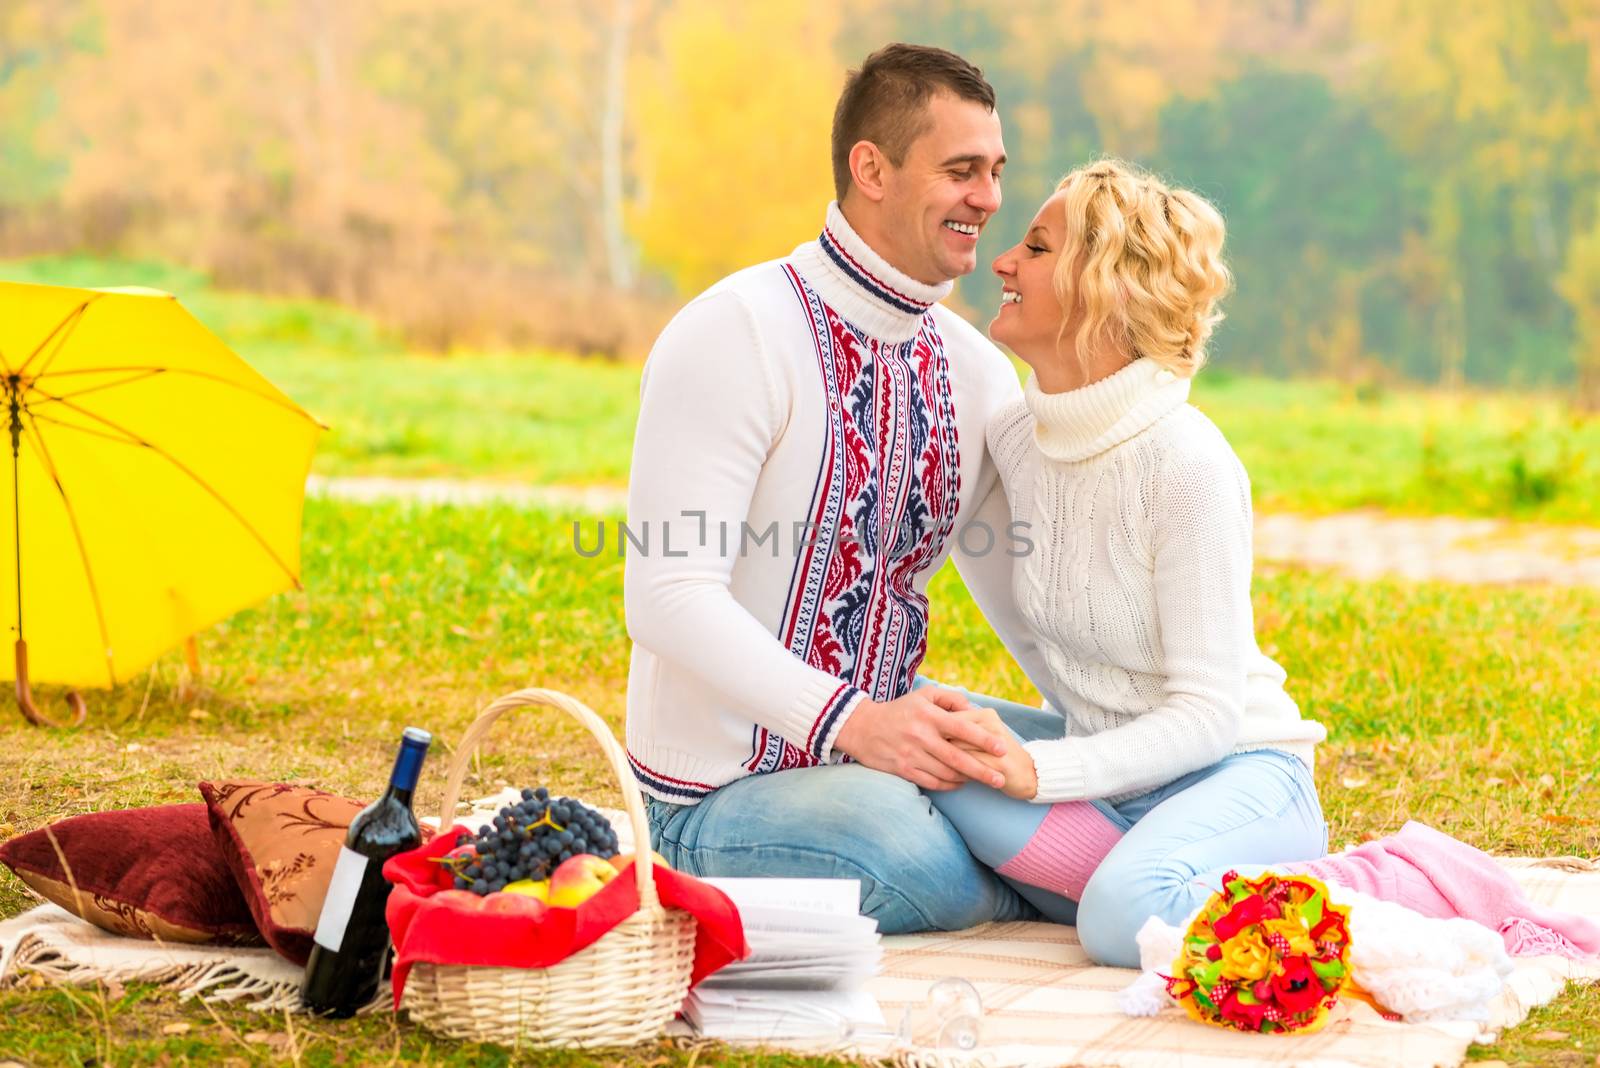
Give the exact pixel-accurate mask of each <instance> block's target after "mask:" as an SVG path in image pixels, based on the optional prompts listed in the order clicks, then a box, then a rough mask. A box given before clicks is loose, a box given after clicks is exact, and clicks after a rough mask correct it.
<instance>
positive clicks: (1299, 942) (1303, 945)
mask: <svg viewBox="0 0 1600 1068" xmlns="http://www.w3.org/2000/svg"><path fill="white" fill-rule="evenodd" d="M1262 926H1263V927H1265V928H1266V929H1267V933H1268V934H1280V935H1282V936H1283V940H1284V941H1285V942H1288V943H1289V953H1290V954H1295V953H1303V954H1305V955H1306V956H1308V957H1310V956H1314V955H1315V954H1316V951H1317V947H1316V943H1314V942H1312V941H1311V932H1310V931H1308V930H1306V927H1305V924H1303V923H1301V922H1300V921H1299V920H1268V921H1267V922H1266V923H1264V924H1262Z"/></svg>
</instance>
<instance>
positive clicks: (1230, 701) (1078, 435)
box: [988, 360, 1327, 802]
mask: <svg viewBox="0 0 1600 1068" xmlns="http://www.w3.org/2000/svg"><path fill="white" fill-rule="evenodd" d="M1188 397H1189V381H1188V380H1187V379H1182V378H1178V377H1176V376H1174V375H1173V374H1172V372H1170V371H1166V370H1163V369H1162V368H1160V367H1159V366H1158V365H1157V364H1156V363H1154V362H1153V361H1151V360H1135V361H1133V362H1132V363H1131V364H1129V365H1128V366H1127V367H1125V368H1123V369H1122V370H1120V371H1118V372H1117V373H1116V374H1113V375H1111V376H1109V377H1107V378H1104V379H1101V380H1100V381H1098V382H1094V383H1091V384H1090V385H1088V386H1084V387H1082V388H1080V389H1075V390H1071V391H1069V392H1066V393H1056V394H1046V393H1043V392H1041V391H1040V390H1039V388H1038V384H1037V382H1036V381H1035V380H1033V379H1031V378H1030V379H1029V381H1028V384H1027V387H1026V389H1025V392H1024V397H1023V399H1022V400H1019V401H1015V402H1013V403H1010V404H1008V405H1006V406H1005V407H1004V408H1002V409H1001V410H1000V411H999V412H997V413H996V414H995V416H994V418H993V419H991V420H990V423H989V428H988V438H989V447H990V449H991V451H992V452H993V454H994V457H995V461H996V463H997V464H998V465H999V467H1000V472H1001V479H1002V481H1003V483H1004V485H1005V487H1006V496H1007V497H1008V498H1009V499H1010V502H1011V508H1012V515H1013V518H1014V519H1015V520H1016V521H1017V522H1019V523H1023V524H1026V529H1027V530H1028V532H1029V533H1028V536H1029V538H1030V539H1031V540H1032V541H1033V543H1034V547H1033V551H1032V552H1030V553H1028V554H1027V555H1025V556H1023V557H1021V558H1020V559H1018V561H1017V565H1016V567H1015V570H1014V574H1013V590H1014V594H1015V600H1016V603H1017V605H1018V607H1019V608H1020V610H1021V612H1022V615H1023V618H1024V619H1025V620H1026V621H1027V625H1028V628H1029V629H1030V630H1031V631H1032V633H1033V636H1034V639H1035V641H1036V643H1037V645H1038V646H1039V649H1040V651H1041V654H1042V657H1043V659H1044V661H1045V665H1046V668H1045V674H1044V675H1043V676H1038V675H1034V676H1032V677H1033V681H1034V683H1035V684H1037V685H1038V686H1039V688H1040V689H1041V691H1043V693H1044V695H1045V697H1046V699H1047V700H1048V701H1049V703H1050V705H1051V706H1052V707H1054V708H1056V709H1058V710H1060V711H1061V712H1063V713H1064V714H1065V716H1066V719H1067V735H1066V737H1065V738H1062V739H1060V740H1049V741H1038V742H1030V743H1029V744H1028V745H1027V747H1026V748H1027V750H1028V752H1029V753H1030V755H1032V757H1033V760H1034V764H1035V766H1036V767H1037V769H1038V774H1039V789H1038V794H1037V795H1036V797H1035V800H1036V801H1040V802H1052V801H1071V800H1079V799H1083V798H1107V799H1109V800H1112V801H1118V800H1123V799H1126V798H1129V797H1133V796H1137V795H1138V794H1140V793H1144V792H1145V791H1148V790H1151V789H1153V788H1155V787H1157V786H1160V785H1163V784H1165V783H1168V782H1171V781H1172V780H1173V779H1176V778H1179V777H1180V776H1182V775H1185V774H1187V773H1188V772H1190V771H1194V770H1196V769H1199V768H1203V767H1206V766H1207V765H1210V764H1213V763H1215V762H1216V761H1218V760H1220V759H1221V758H1222V757H1224V756H1226V755H1227V754H1229V753H1231V752H1240V751H1243V750H1249V749H1261V748H1273V749H1282V750H1285V751H1288V752H1291V753H1293V754H1295V755H1296V756H1298V757H1300V758H1301V759H1302V760H1304V761H1305V762H1306V763H1307V764H1308V765H1309V764H1310V763H1311V762H1312V752H1313V747H1314V745H1315V743H1316V742H1319V741H1321V740H1322V739H1323V738H1325V737H1326V733H1327V732H1326V731H1325V730H1324V729H1323V727H1322V726H1321V725H1320V724H1318V723H1315V722H1313V721H1310V720H1305V719H1302V718H1301V717H1300V711H1299V709H1298V708H1297V707H1296V705H1295V703H1294V701H1292V700H1291V699H1290V698H1289V696H1288V694H1287V693H1285V692H1284V689H1283V682H1284V677H1285V676H1284V672H1283V669H1282V668H1280V667H1279V666H1278V665H1277V664H1275V663H1274V662H1273V661H1271V660H1270V659H1268V658H1267V657H1266V656H1264V655H1263V654H1262V653H1261V651H1260V649H1259V648H1258V647H1257V645H1256V640H1255V626H1254V620H1253V616H1252V611H1251V606H1250V569H1251V547H1250V540H1251V520H1250V484H1249V480H1248V478H1247V477H1246V475H1245V471H1244V467H1243V465H1241V464H1240V463H1239V459H1238V457H1237V456H1235V455H1234V452H1233V450H1232V448H1230V447H1229V445H1228V443H1227V440H1226V439H1224V438H1223V436H1222V433H1221V432H1220V431H1219V430H1218V429H1217V428H1216V426H1214V425H1213V424H1212V423H1211V421H1210V420H1209V419H1207V418H1206V417H1205V416H1204V415H1202V414H1201V413H1200V412H1199V411H1198V410H1197V409H1195V408H1193V407H1192V406H1190V405H1189V404H1187V403H1186V402H1187V400H1188Z"/></svg>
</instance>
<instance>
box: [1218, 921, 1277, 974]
mask: <svg viewBox="0 0 1600 1068" xmlns="http://www.w3.org/2000/svg"><path fill="white" fill-rule="evenodd" d="M1270 952H1271V951H1270V950H1268V949H1267V944H1266V943H1265V942H1263V941H1262V940H1261V936H1260V935H1258V934H1256V933H1255V932H1253V931H1240V932H1239V933H1238V934H1236V935H1234V936H1233V937H1232V938H1230V939H1228V940H1227V941H1226V942H1224V943H1222V976H1223V978H1225V979H1243V980H1246V981H1248V982H1252V983H1253V982H1255V981H1256V980H1257V979H1265V978H1266V976H1267V971H1268V969H1269V967H1270V966H1271V963H1270V960H1269V954H1270Z"/></svg>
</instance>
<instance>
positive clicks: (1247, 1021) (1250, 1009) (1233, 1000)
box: [1217, 988, 1267, 1031]
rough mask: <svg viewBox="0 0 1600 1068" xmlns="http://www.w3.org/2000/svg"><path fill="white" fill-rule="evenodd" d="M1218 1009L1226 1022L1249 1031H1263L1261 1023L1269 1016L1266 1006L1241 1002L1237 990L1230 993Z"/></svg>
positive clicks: (1219, 1004)
mask: <svg viewBox="0 0 1600 1068" xmlns="http://www.w3.org/2000/svg"><path fill="white" fill-rule="evenodd" d="M1217 1008H1218V1009H1220V1010H1221V1011H1222V1018H1223V1019H1224V1020H1227V1021H1228V1022H1229V1023H1234V1024H1238V1025H1240V1026H1241V1027H1243V1028H1245V1029H1246V1030H1249V1031H1259V1030H1261V1021H1262V1020H1264V1019H1266V1016H1267V1007H1266V1006H1265V1005H1246V1004H1245V1003H1244V1002H1242V1001H1240V1000H1239V991H1238V989H1237V988H1235V989H1233V990H1230V991H1228V996H1227V997H1225V998H1223V999H1222V1001H1221V1002H1219V1003H1218V1005H1217Z"/></svg>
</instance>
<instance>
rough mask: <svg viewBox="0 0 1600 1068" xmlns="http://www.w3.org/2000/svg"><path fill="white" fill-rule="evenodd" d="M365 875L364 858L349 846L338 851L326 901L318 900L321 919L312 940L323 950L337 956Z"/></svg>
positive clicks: (365, 864) (365, 865)
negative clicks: (320, 904)
mask: <svg viewBox="0 0 1600 1068" xmlns="http://www.w3.org/2000/svg"><path fill="white" fill-rule="evenodd" d="M366 871H367V858H366V857H364V856H362V855H361V854H360V853H357V852H356V851H355V850H353V849H351V848H350V847H349V846H341V847H340V848H339V862H338V863H337V864H335V865H334V866H333V879H332V881H331V882H329V883H328V895H327V897H325V898H323V899H322V915H321V916H320V917H319V918H318V919H317V933H316V935H315V937H314V941H315V942H316V943H317V945H319V946H321V947H322V948H323V949H328V950H332V951H333V952H335V953H337V952H339V947H340V946H341V945H343V944H344V929H345V928H346V927H348V926H349V924H350V913H351V912H352V911H353V910H354V909H355V907H356V894H357V893H358V892H360V890H361V877H362V876H363V875H365V874H366Z"/></svg>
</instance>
